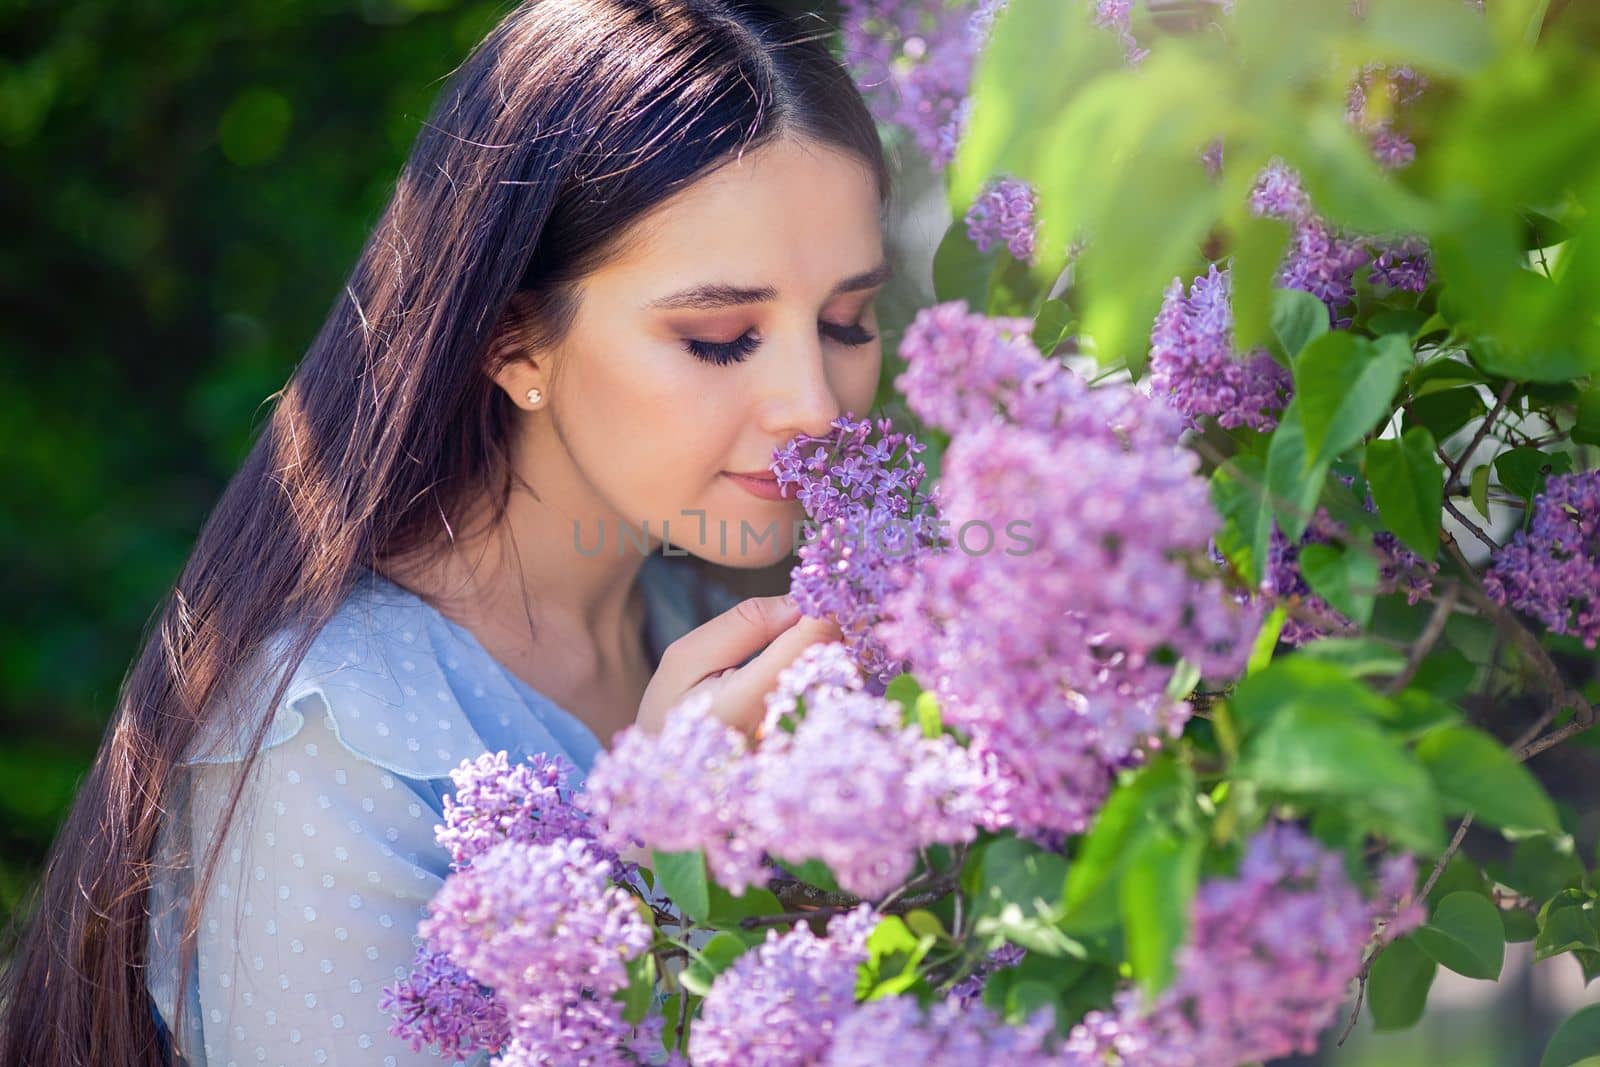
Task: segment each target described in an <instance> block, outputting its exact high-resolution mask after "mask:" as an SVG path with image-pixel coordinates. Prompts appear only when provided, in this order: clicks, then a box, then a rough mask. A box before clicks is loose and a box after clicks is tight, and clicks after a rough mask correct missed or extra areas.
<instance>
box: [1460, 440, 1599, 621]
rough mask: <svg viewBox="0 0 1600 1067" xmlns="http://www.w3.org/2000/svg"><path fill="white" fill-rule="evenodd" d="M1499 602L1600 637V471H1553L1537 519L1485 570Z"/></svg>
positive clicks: (1539, 500)
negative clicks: (1558, 472)
mask: <svg viewBox="0 0 1600 1067" xmlns="http://www.w3.org/2000/svg"><path fill="white" fill-rule="evenodd" d="M1483 584H1484V588H1485V590H1486V591H1487V592H1488V593H1489V595H1490V596H1492V597H1493V598H1494V599H1495V600H1496V601H1498V602H1499V603H1501V604H1510V605H1511V606H1512V607H1514V608H1516V609H1517V610H1518V611H1524V612H1527V613H1528V614H1529V615H1532V616H1533V617H1535V618H1537V619H1538V620H1539V621H1540V622H1542V623H1544V624H1545V625H1546V626H1548V627H1549V628H1550V629H1551V631H1553V632H1554V633H1558V634H1567V635H1569V636H1572V637H1576V638H1578V639H1579V640H1581V641H1582V642H1583V644H1584V647H1585V648H1591V649H1592V648H1594V647H1595V644H1596V642H1600V471H1583V472H1580V473H1575V474H1553V475H1551V476H1550V477H1549V478H1548V479H1547V480H1546V482H1545V488H1544V491H1543V492H1541V493H1540V494H1539V495H1538V496H1537V497H1535V498H1534V501H1533V521H1532V522H1531V523H1530V524H1529V526H1528V528H1527V529H1524V530H1518V531H1517V532H1516V533H1515V534H1514V535H1513V536H1512V539H1511V542H1510V543H1509V544H1507V545H1505V546H1504V547H1502V548H1500V549H1499V550H1497V551H1496V552H1495V553H1494V554H1493V556H1492V557H1491V558H1490V561H1489V569H1488V572H1487V573H1486V574H1485V575H1484V582H1483Z"/></svg>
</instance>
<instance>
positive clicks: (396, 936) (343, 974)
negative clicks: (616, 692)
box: [148, 556, 736, 1067]
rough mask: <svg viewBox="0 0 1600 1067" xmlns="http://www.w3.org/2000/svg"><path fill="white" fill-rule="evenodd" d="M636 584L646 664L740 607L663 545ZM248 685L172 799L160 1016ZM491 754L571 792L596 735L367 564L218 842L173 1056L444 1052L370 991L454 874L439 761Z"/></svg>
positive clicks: (288, 1060) (232, 765) (168, 1012)
mask: <svg viewBox="0 0 1600 1067" xmlns="http://www.w3.org/2000/svg"><path fill="white" fill-rule="evenodd" d="M640 581H641V583H642V586H643V591H644V593H645V597H646V603H647V621H646V627H645V633H644V635H643V636H644V638H645V641H646V643H647V645H648V647H649V648H650V650H651V653H652V656H653V657H654V658H655V659H659V657H660V654H661V650H662V649H664V648H665V647H666V645H667V644H668V643H670V642H671V641H672V640H674V639H676V637H677V636H679V635H680V634H682V633H684V632H687V630H689V629H692V628H693V627H694V626H696V625H698V624H699V623H700V622H702V621H704V619H705V618H708V617H709V616H710V615H712V614H715V613H717V612H719V611H721V610H725V609H726V608H727V607H729V606H731V605H732V604H733V603H735V602H736V598H734V597H733V596H732V595H731V594H729V593H728V592H727V591H726V590H725V589H723V588H721V587H720V586H716V585H714V584H712V583H708V582H702V581H700V580H699V579H698V578H697V575H696V572H694V571H693V570H691V569H689V568H679V567H676V566H674V565H672V563H671V562H670V560H669V559H668V558H667V557H662V556H651V557H649V558H648V559H647V560H646V561H645V563H644V565H643V566H642V567H641V569H640ZM280 640H281V638H280ZM272 647H273V648H274V649H276V648H278V647H281V646H280V645H278V644H276V643H275V644H274V645H273V646H272ZM239 679H240V680H239V682H238V683H237V684H236V688H235V689H234V690H232V691H231V692H230V694H229V695H228V696H227V697H225V698H224V699H223V700H222V701H219V708H223V709H227V713H226V714H222V715H219V716H217V718H216V720H215V723H216V725H213V726H210V727H208V729H207V730H206V731H204V732H203V733H204V736H203V737H202V738H201V740H200V742H199V743H198V744H197V745H196V747H195V749H194V750H193V752H192V754H191V755H190V757H189V759H188V760H186V761H185V762H186V768H187V769H186V772H185V773H182V774H180V775H179V776H178V778H177V781H176V782H175V785H174V789H173V791H172V795H171V797H170V798H169V799H168V801H167V804H166V807H167V814H166V817H165V822H164V826H163V836H162V840H161V842H160V844H159V851H158V856H159V859H158V864H157V874H156V878H155V880H154V882H153V884H152V887H151V892H150V909H151V927H150V939H149V954H148V958H149V961H150V970H149V975H148V986H149V989H150V994H151V999H152V1001H153V1004H154V1007H155V1009H156V1011H157V1013H158V1017H159V1019H160V1020H161V1021H162V1022H163V1023H164V1022H165V1021H167V1020H174V1019H175V1012H176V1004H177V1000H178V997H179V996H180V990H178V989H177V964H178V936H179V933H180V926H181V922H182V915H183V910H184V908H185V906H186V904H187V901H188V899H189V897H190V895H191V894H192V893H193V892H194V885H193V870H192V867H191V866H190V865H189V862H188V860H189V857H191V856H193V857H199V858H201V859H203V858H204V857H205V856H206V855H207V852H208V850H209V848H210V846H211V844H212V841H213V838H214V834H215V827H216V825H217V822H218V818H219V814H220V812H221V810H222V808H223V806H224V805H225V804H226V802H227V797H228V793H229V790H230V789H231V787H232V785H233V783H234V782H235V780H236V776H237V775H238V774H239V773H240V769H241V766H242V765H241V763H240V760H241V759H242V758H243V756H244V754H245V751H246V749H245V743H244V739H245V738H246V737H247V726H248V723H249V716H250V714H251V711H250V705H249V697H248V694H249V693H250V692H251V691H252V689H254V690H255V691H260V689H262V688H263V687H265V686H266V682H268V681H270V680H273V677H272V676H263V675H261V674H260V673H259V672H253V671H250V670H246V671H243V672H241V673H240V675H239ZM258 713H259V712H257V714H258ZM502 748H503V749H506V750H507V752H508V753H509V754H510V756H511V757H512V759H513V760H519V759H523V758H525V757H526V756H528V755H531V754H533V753H535V752H546V753H559V754H561V755H564V756H565V757H566V758H567V759H569V760H571V761H572V763H573V764H574V765H575V766H576V767H577V768H578V773H577V774H576V775H575V776H574V786H575V787H576V788H581V786H582V779H583V775H584V773H586V772H587V770H588V768H589V767H590V766H591V765H592V763H593V760H594V757H595V755H596V754H597V753H598V751H599V749H600V744H599V742H598V740H597V739H596V738H595V736H594V734H593V732H592V731H590V730H589V729H588V727H586V726H585V725H584V724H583V723H582V722H581V721H580V720H579V719H577V718H576V717H575V716H573V715H572V714H571V713H570V712H568V711H566V710H565V709H563V708H561V707H559V706H558V705H556V704H555V703H553V702H552V701H550V700H549V699H547V698H545V697H544V696H543V695H542V694H540V693H539V692H538V691H536V690H534V689H532V688H531V687H530V686H528V685H527V683H525V682H523V681H522V680H521V679H519V678H517V677H516V676H515V675H513V674H511V673H510V672H509V671H507V670H505V669H504V667H502V666H501V665H500V664H499V663H498V662H496V661H495V660H494V659H493V658H492V657H490V656H489V654H488V653H487V652H486V651H484V649H483V648H482V646H481V645H479V644H478V642H477V641H476V639H475V638H473V637H472V635H471V633H470V632H469V631H467V630H466V629H464V628H463V627H461V626H459V625H457V624H456V623H454V622H452V621H451V620H449V619H447V618H445V617H444V616H443V615H442V614H440V613H439V612H438V611H437V610H435V609H434V608H433V607H431V606H430V605H428V604H427V603H426V602H425V601H423V600H421V599H419V598H417V597H416V596H414V595H413V594H411V593H409V592H407V591H406V590H404V589H402V588H401V587H399V586H398V585H395V584H394V583H392V582H390V581H388V580H387V579H385V578H383V577H382V576H380V575H378V574H376V573H375V572H370V571H368V572H364V573H363V576H362V579H361V580H360V581H359V582H358V583H357V585H356V587H355V589H354V590H353V591H352V593H351V595H350V596H349V597H348V598H347V600H346V602H345V604H344V605H342V606H341V608H340V610H339V611H338V612H337V613H336V614H335V615H334V617H333V618H332V619H331V620H330V621H329V623H328V624H327V626H325V627H324V628H323V630H322V631H321V632H320V633H319V634H318V635H317V638H316V640H315V642H314V644H313V646H312V649H311V651H310V652H309V653H308V654H307V655H306V657H305V659H304V660H303V661H302V662H301V663H300V664H299V665H298V666H297V667H296V669H295V672H294V677H293V680H292V681H291V683H290V687H289V690H288V692H287V695H286V696H285V698H284V700H283V702H282V703H281V704H280V706H279V708H278V710H277V713H276V715H275V716H274V719H273V722H272V726H271V729H270V730H269V733H268V736H267V738H266V740H265V742H264V743H263V745H262V752H261V754H260V757H259V759H258V760H257V762H256V765H255V767H254V768H253V769H252V773H251V775H250V778H249V780H248V782H247V784H246V787H245V792H244V794H243V796H242V797H241V800H240V808H239V811H238V814H237V816H236V818H235V820H234V822H233V824H232V825H231V826H230V827H229V831H228V839H227V841H226V842H224V844H223V846H222V854H221V863H220V865H219V866H218V868H217V874H216V877H215V879H214V880H213V882H212V885H211V886H210V888H209V891H208V892H207V894H206V898H205V903H204V906H203V909H202V912H201V917H200V926H199V930H198V932H197V941H196V959H197V968H196V970H195V972H194V973H193V974H192V975H191V976H190V981H189V982H188V984H187V987H186V988H184V989H183V990H182V991H181V995H182V996H183V998H184V1000H185V1003H186V1005H187V1006H186V1009H185V1013H184V1014H185V1019H184V1021H183V1034H182V1036H181V1038H180V1039H179V1040H178V1041H177V1042H176V1043H177V1045H178V1047H179V1049H180V1051H181V1053H182V1054H183V1056H184V1062H186V1063H188V1064H190V1065H193V1067H200V1065H203V1064H204V1065H217V1067H224V1065H233V1064H238V1065H241V1067H242V1065H247V1064H256V1063H266V1064H285V1065H301V1064H376V1065H400V1064H418V1063H438V1062H440V1060H441V1056H440V1055H439V1054H438V1053H437V1051H436V1050H434V1049H432V1048H424V1049H423V1050H421V1051H420V1052H414V1051H412V1049H411V1048H410V1046H409V1044H408V1043H406V1042H404V1041H401V1040H399V1039H397V1038H395V1037H392V1036H391V1035H390V1034H389V1032H388V1025H389V1022H390V1019H389V1017H388V1016H387V1015H384V1014H383V1013H382V1012H380V1011H379V1010H378V998H379V995H380V992H381V990H382V987H383V986H384V985H386V984H389V983H391V982H393V981H394V980H395V979H396V978H398V977H400V976H403V975H404V974H405V973H406V972H407V970H408V969H409V967H410V964H411V961H412V958H413V955H414V952H415V947H416V945H417V944H418V943H419V942H418V937H417V934H416V927H417V922H418V921H419V920H420V919H421V918H422V916H423V912H424V908H425V906H426V904H427V903H428V901H429V900H430V899H431V898H432V896H433V894H434V893H435V892H436V891H437V890H438V888H439V886H440V884H441V882H442V880H443V878H444V876H445V874H446V873H447V872H448V870H449V856H448V854H447V853H446V852H445V850H444V849H443V848H441V847H440V846H439V845H438V844H437V843H436V842H435V841H434V827H435V826H436V825H437V824H438V823H440V822H442V821H443V802H444V797H445V796H446V794H447V793H448V792H449V791H450V790H451V789H453V788H454V785H453V783H452V782H451V781H450V779H449V777H448V775H449V771H450V770H451V769H452V768H454V767H455V766H457V765H458V764H459V763H460V762H461V760H463V759H470V758H473V757H475V756H477V755H479V754H481V753H483V752H485V751H494V750H498V749H502ZM487 1058H488V1057H487V1056H486V1055H480V1056H479V1057H478V1058H476V1059H474V1060H469V1061H468V1062H469V1063H474V1064H477V1063H486V1062H487Z"/></svg>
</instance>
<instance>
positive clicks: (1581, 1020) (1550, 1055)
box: [1539, 1004, 1600, 1067]
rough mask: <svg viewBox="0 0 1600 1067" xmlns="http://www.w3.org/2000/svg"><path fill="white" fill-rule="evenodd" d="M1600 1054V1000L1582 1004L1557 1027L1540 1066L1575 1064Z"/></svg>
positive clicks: (1540, 1061) (1561, 1066) (1571, 1065)
mask: <svg viewBox="0 0 1600 1067" xmlns="http://www.w3.org/2000/svg"><path fill="white" fill-rule="evenodd" d="M1597 1056H1600V1004H1590V1005H1588V1006H1586V1007H1583V1008H1579V1009H1578V1010H1577V1011H1576V1012H1574V1013H1573V1014H1572V1015H1571V1016H1570V1017H1568V1019H1567V1021H1566V1022H1564V1023H1562V1024H1561V1025H1560V1026H1559V1027H1557V1028H1556V1032H1555V1033H1554V1034H1553V1035H1551V1037H1550V1043H1549V1044H1548V1045H1546V1046H1545V1047H1544V1055H1543V1056H1541V1057H1540V1058H1539V1067H1576V1065H1577V1064H1581V1063H1585V1062H1586V1061H1587V1060H1590V1059H1593V1058H1595V1057H1597Z"/></svg>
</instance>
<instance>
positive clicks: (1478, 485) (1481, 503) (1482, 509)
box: [1470, 463, 1489, 519]
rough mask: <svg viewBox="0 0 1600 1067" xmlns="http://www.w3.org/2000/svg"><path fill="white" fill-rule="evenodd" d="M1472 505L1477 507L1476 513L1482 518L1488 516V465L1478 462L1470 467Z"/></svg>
mask: <svg viewBox="0 0 1600 1067" xmlns="http://www.w3.org/2000/svg"><path fill="white" fill-rule="evenodd" d="M1470 488H1471V492H1472V506H1473V507H1475V508H1477V509H1478V514H1479V515H1482V516H1483V517H1484V518H1486V519H1487V518H1488V517H1489V465H1488V464H1487V463H1480V464H1478V465H1477V466H1476V467H1474V468H1472V484H1471V487H1470Z"/></svg>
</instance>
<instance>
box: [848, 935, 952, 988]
mask: <svg viewBox="0 0 1600 1067" xmlns="http://www.w3.org/2000/svg"><path fill="white" fill-rule="evenodd" d="M937 941H938V938H937V937H935V936H933V935H932V934H922V935H918V934H916V933H913V932H912V930H911V928H910V927H909V926H907V925H906V923H905V920H903V919H901V918H900V917H899V916H898V915H886V916H884V917H883V918H882V919H881V920H879V922H878V925H877V926H875V927H873V929H872V933H870V934H868V935H867V943H866V948H867V959H866V961H865V962H864V963H862V965H861V967H860V969H859V970H858V971H857V974H856V996H857V997H858V998H860V999H863V1000H876V999H877V998H879V997H887V996H895V995H897V994H900V993H903V992H905V991H906V990H907V989H909V988H910V987H911V986H912V985H913V984H914V983H915V982H916V980H917V978H918V974H917V965H918V964H920V963H921V962H922V959H923V957H924V956H926V955H927V954H928V950H929V949H931V948H932V947H933V946H934V944H935V943H936V942H937Z"/></svg>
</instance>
